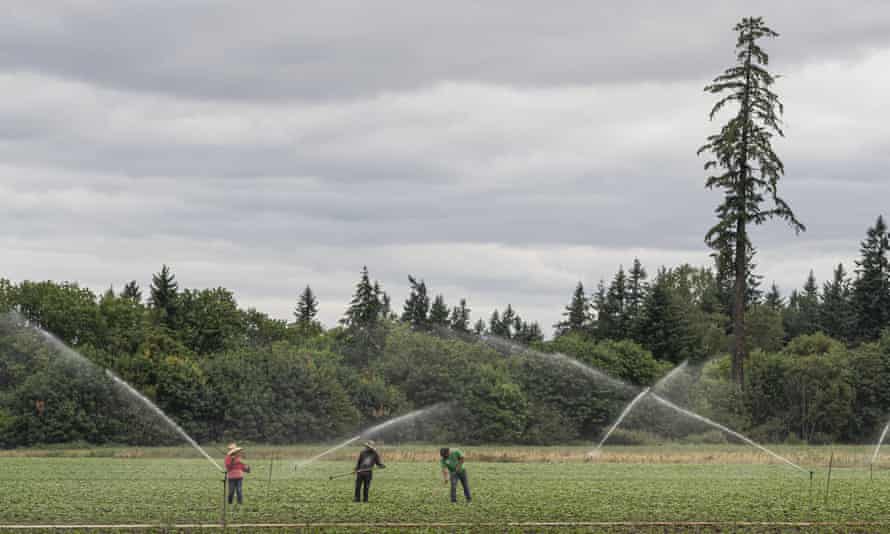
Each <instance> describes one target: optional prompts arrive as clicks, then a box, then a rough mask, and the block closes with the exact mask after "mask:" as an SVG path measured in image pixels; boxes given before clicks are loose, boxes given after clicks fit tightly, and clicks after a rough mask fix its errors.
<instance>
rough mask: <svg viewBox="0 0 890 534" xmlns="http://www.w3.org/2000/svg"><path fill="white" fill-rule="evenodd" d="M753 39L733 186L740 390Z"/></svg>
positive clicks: (735, 363)
mask: <svg viewBox="0 0 890 534" xmlns="http://www.w3.org/2000/svg"><path fill="white" fill-rule="evenodd" d="M752 46H753V41H749V42H748V54H747V57H746V58H745V70H746V71H747V73H746V74H745V93H744V96H743V98H742V102H740V105H741V115H742V117H743V130H742V153H741V157H740V158H739V180H738V185H737V189H736V194H737V195H738V198H739V200H738V202H739V215H738V217H739V218H738V220H737V221H736V235H735V240H736V242H735V288H734V289H735V291H734V296H735V298H734V300H733V303H732V309H733V313H732V334H733V348H732V380H733V381H734V382H735V383H736V385H737V386H738V387H739V388H740V389H741V388H742V387H744V385H745V359H746V358H747V356H748V349H747V347H746V343H745V293H747V291H746V289H747V288H746V286H747V284H748V251H747V250H746V245H747V243H748V236H747V235H746V234H745V231H746V227H745V226H746V225H745V222H746V215H747V211H746V210H747V198H746V196H747V192H748V180H749V179H750V176H749V172H750V171H749V168H748V140H749V124H750V122H749V119H750V113H751V103H750V98H751V47H752Z"/></svg>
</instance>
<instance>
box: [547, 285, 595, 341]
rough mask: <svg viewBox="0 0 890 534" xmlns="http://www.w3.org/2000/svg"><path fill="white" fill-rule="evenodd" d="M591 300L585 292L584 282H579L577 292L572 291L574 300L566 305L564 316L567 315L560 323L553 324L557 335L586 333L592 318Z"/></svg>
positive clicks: (576, 287)
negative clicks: (590, 310)
mask: <svg viewBox="0 0 890 534" xmlns="http://www.w3.org/2000/svg"><path fill="white" fill-rule="evenodd" d="M589 308H590V302H589V301H588V300H587V295H586V294H585V293H584V284H582V283H581V282H578V285H577V286H575V292H574V293H572V301H571V302H570V303H569V305H568V306H566V309H565V311H564V312H562V316H563V317H565V319H563V320H562V321H560V322H559V323H557V324H555V325H553V326H554V328H556V335H557V336H561V335H564V334H569V333H585V332H586V331H587V328H588V323H589V320H590V312H589Z"/></svg>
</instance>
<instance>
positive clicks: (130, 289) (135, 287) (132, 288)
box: [121, 280, 142, 302]
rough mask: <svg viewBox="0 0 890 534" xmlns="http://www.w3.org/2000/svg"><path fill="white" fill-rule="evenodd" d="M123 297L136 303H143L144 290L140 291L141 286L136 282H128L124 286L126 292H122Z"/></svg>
mask: <svg viewBox="0 0 890 534" xmlns="http://www.w3.org/2000/svg"><path fill="white" fill-rule="evenodd" d="M121 297H123V298H125V299H130V300H133V301H136V302H142V290H141V289H139V284H137V283H136V280H130V281H129V282H127V284H126V285H125V286H124V290H123V291H122V292H121Z"/></svg>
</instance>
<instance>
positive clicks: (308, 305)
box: [294, 286, 318, 328]
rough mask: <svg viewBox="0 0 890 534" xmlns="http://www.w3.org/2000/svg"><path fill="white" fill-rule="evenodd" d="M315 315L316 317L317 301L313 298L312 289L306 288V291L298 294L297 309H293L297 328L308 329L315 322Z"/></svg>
mask: <svg viewBox="0 0 890 534" xmlns="http://www.w3.org/2000/svg"><path fill="white" fill-rule="evenodd" d="M316 315H318V299H317V298H315V293H313V292H312V288H311V287H309V286H306V289H304V290H303V291H302V293H300V298H299V300H297V307H296V308H295V309H294V317H295V318H296V322H297V326H299V327H301V328H308V327H309V326H310V325H312V324H313V323H314V322H315V316H316Z"/></svg>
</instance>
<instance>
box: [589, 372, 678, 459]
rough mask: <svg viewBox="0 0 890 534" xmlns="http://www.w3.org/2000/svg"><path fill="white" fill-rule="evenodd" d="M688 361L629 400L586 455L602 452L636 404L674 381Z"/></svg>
mask: <svg viewBox="0 0 890 534" xmlns="http://www.w3.org/2000/svg"><path fill="white" fill-rule="evenodd" d="M688 361H689V360H683V363H681V364H680V365H678V366H676V367H674V368H673V369H671V371H670V372H669V373H668V374H666V375H664V376H663V377H661V379H659V380H658V382H656V383H655V385H654V386H652V387H651V388H646V389H644V390H643V391H641V392H640V393H639V394H637V396H636V397H634V398H633V400H631V401H630V402H629V403H627V406H625V407H624V409H623V410H621V414H620V415H619V416H618V419H616V420H615V422H614V423H612V426H610V427H609V430H608V431H606V434H605V435H604V436H603V438H602V439H601V440H600V442H599V443H598V444H597V446H596V448H595V449H594V450H593V451H591V452H590V453H588V456H596V455H597V454H599V453H600V450H602V448H603V445H605V444H606V441H607V440H608V439H609V436H611V435H612V433H613V432H615V429H616V428H618V427H619V426H620V425H621V423H622V422H623V421H624V419H625V418H626V417H627V416H628V415H630V412H631V411H633V409H634V407H635V406H636V405H637V403H639V402H640V401H641V400H643V399H644V398H645V397H646V394H647V393H649V391H658V390H659V388H663V387H664V386H665V385H667V384H668V383H670V382H671V381H672V380H673V379H674V377H675V376H677V375H678V374H680V373H681V372H682V371H683V370H684V369H686V364H687V363H688Z"/></svg>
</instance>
